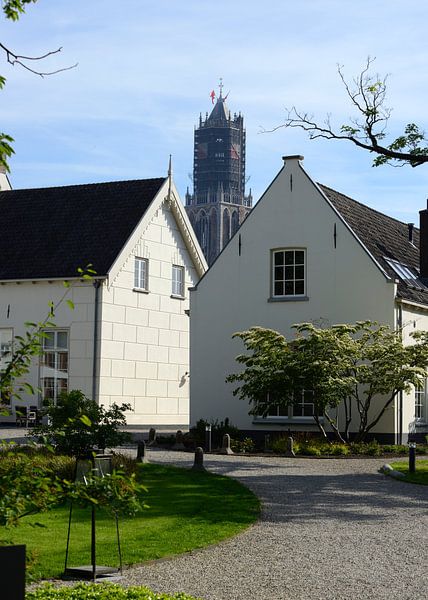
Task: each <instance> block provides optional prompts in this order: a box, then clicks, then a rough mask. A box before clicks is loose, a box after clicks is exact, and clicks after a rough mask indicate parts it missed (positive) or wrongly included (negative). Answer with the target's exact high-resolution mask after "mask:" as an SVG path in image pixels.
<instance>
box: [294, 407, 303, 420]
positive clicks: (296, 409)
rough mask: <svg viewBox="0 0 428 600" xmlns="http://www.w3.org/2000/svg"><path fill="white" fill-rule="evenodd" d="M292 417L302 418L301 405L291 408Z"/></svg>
mask: <svg viewBox="0 0 428 600" xmlns="http://www.w3.org/2000/svg"><path fill="white" fill-rule="evenodd" d="M293 416H294V417H301V416H302V405H301V404H298V405H297V406H293Z"/></svg>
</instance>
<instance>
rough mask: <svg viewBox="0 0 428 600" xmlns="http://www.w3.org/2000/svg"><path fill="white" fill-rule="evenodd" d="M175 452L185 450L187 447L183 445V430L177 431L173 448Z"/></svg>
mask: <svg viewBox="0 0 428 600" xmlns="http://www.w3.org/2000/svg"><path fill="white" fill-rule="evenodd" d="M172 449H173V450H185V449H186V448H185V446H184V443H183V432H182V431H181V429H179V430H178V431H177V433H176V434H175V443H174V445H173V447H172Z"/></svg>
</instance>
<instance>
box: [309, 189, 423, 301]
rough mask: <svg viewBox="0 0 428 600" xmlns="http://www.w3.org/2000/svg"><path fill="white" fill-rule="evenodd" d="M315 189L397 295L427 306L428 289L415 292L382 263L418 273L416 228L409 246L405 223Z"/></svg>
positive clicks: (415, 290) (327, 191)
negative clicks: (393, 282) (395, 283)
mask: <svg viewBox="0 0 428 600" xmlns="http://www.w3.org/2000/svg"><path fill="white" fill-rule="evenodd" d="M319 186H320V188H321V190H322V191H323V192H324V194H325V195H326V196H327V198H328V199H329V200H330V202H331V203H332V205H333V206H334V208H335V209H336V210H337V211H338V212H339V214H340V215H341V216H342V217H343V219H344V220H345V221H346V223H347V224H348V225H349V227H350V228H351V229H352V231H353V232H354V233H355V235H356V236H357V237H358V238H359V240H360V241H361V242H362V244H363V245H364V246H365V247H366V248H367V250H368V251H369V252H370V254H371V255H372V256H373V257H374V258H375V259H376V260H377V262H378V263H379V264H380V266H381V267H382V268H383V269H384V270H385V272H386V273H387V274H388V275H389V276H390V277H392V278H393V279H397V280H398V281H399V285H398V291H397V296H398V297H399V298H403V299H406V300H411V301H413V302H418V303H422V304H428V289H427V290H426V291H424V290H422V289H417V288H416V286H413V285H411V283H409V282H407V281H406V280H403V279H400V277H398V275H397V273H396V272H395V271H394V269H392V267H391V266H390V265H389V264H388V262H387V261H386V260H385V258H389V259H392V260H395V261H397V262H399V263H401V264H402V265H406V266H408V267H411V268H412V269H414V270H415V271H416V272H417V273H419V260H420V259H419V229H417V228H416V227H415V228H414V229H413V243H410V242H409V227H408V224H407V223H402V222H401V221H398V220H397V219H393V218H392V217H388V216H387V215H384V214H383V213H381V212H379V211H377V210H374V209H373V208H370V207H368V206H365V205H364V204H361V203H360V202H357V201H356V200H353V199H352V198H349V197H348V196H345V195H344V194H341V193H339V192H336V191H335V190H332V189H331V188H329V187H327V186H325V185H322V184H319ZM419 285H420V284H419Z"/></svg>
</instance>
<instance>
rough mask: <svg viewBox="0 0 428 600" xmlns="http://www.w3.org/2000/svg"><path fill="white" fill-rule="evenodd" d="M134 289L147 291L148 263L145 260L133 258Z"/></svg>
mask: <svg viewBox="0 0 428 600" xmlns="http://www.w3.org/2000/svg"><path fill="white" fill-rule="evenodd" d="M134 289H136V290H143V291H145V292H148V290H149V261H148V259H147V258H138V257H136V258H135V267H134Z"/></svg>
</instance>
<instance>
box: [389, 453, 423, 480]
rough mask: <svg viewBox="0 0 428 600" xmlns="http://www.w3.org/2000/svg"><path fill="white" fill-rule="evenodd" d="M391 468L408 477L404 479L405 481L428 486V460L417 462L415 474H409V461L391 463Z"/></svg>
mask: <svg viewBox="0 0 428 600" xmlns="http://www.w3.org/2000/svg"><path fill="white" fill-rule="evenodd" d="M391 467H392V468H393V469H395V470H396V471H400V472H401V473H404V474H405V475H406V478H405V479H403V481H408V482H409V483H419V484H421V485H428V460H420V459H419V460H416V471H415V473H409V463H408V461H406V462H394V463H391Z"/></svg>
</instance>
